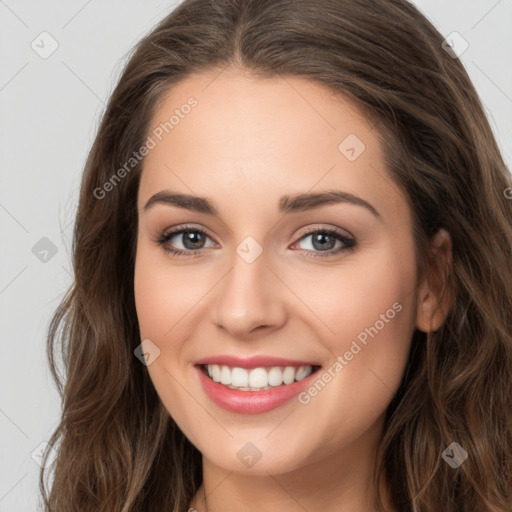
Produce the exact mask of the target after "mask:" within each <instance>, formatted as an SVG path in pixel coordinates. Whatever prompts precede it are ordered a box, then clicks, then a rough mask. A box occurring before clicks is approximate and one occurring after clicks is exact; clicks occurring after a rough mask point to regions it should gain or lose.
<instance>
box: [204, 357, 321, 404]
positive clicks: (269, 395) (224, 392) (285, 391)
mask: <svg viewBox="0 0 512 512" xmlns="http://www.w3.org/2000/svg"><path fill="white" fill-rule="evenodd" d="M195 368H196V370H197V371H198V373H199V380H200V381H201V384H202V386H203V389H204V391H205V393H206V394H207V395H208V396H209V397H210V398H211V399H212V400H213V401H214V402H215V403H216V404H217V405H218V406H219V407H222V408H223V409H226V410H228V411H231V412H238V413H242V414H260V413H263V412H267V411H271V410H272V409H276V408H277V407H279V406H280V405H283V404H284V403H285V402H288V400H291V399H292V398H294V397H295V396H297V395H298V394H299V393H300V392H301V391H303V390H304V388H306V387H307V386H308V385H309V384H310V382H311V380H312V379H313V378H314V377H316V375H317V373H318V370H319V369H318V370H316V371H314V372H313V373H312V374H311V375H309V376H308V377H306V378H305V379H302V380H301V381H298V382H294V383H293V384H283V385H281V386H276V387H275V388H271V389H267V390H265V391H239V390H236V389H230V388H228V387H226V386H224V385H223V384H220V383H219V382H215V381H213V380H212V379H210V378H209V377H207V376H206V375H205V373H204V372H203V370H202V368H201V367H200V366H196V367H195Z"/></svg>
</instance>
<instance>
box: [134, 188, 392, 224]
mask: <svg viewBox="0 0 512 512" xmlns="http://www.w3.org/2000/svg"><path fill="white" fill-rule="evenodd" d="M336 203H349V204H353V205H355V206H360V207H363V208H365V209H367V210H368V211H370V212H371V213H372V214H373V215H374V216H375V217H376V218H377V219H378V220H380V221H383V219H382V216H381V215H380V213H379V212H378V211H377V210H376V208H375V207H374V206H372V205H371V204H370V203H368V202H367V201H365V200H364V199H362V198H360V197H358V196H356V195H354V194H350V193H348V192H341V191H339V190H328V191H325V192H318V193H306V194H297V195H294V196H282V197H281V198H280V200H279V212H280V213H285V214H287V213H295V212H303V211H307V210H313V209H315V208H319V207H321V206H324V205H327V204H336ZM155 204H169V205H172V206H176V207H178V208H184V209H186V210H190V211H195V212H198V213H205V214H208V215H215V216H218V210H217V208H216V207H215V206H214V205H213V203H212V202H211V201H209V200H208V199H207V198H205V197H197V196H192V195H190V194H178V193H173V192H170V191H166V190H162V191H160V192H157V193H156V194H154V195H152V196H151V197H150V198H149V200H148V201H147V203H146V204H145V206H144V208H143V210H144V211H147V210H149V209H150V208H151V207H152V206H153V205H155Z"/></svg>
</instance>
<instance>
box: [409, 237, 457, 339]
mask: <svg viewBox="0 0 512 512" xmlns="http://www.w3.org/2000/svg"><path fill="white" fill-rule="evenodd" d="M452 261H453V259H452V241H451V236H450V234H449V233H448V232H447V231H446V230H445V229H442V228H441V229H440V230H439V231H438V232H437V233H436V235H435V236H434V238H433V240H432V243H431V246H430V250H429V257H428V269H427V273H428V274H427V276H423V278H422V281H421V283H420V285H419V288H418V292H417V308H416V311H417V313H416V328H417V329H418V330H420V331H423V332H425V333H427V332H433V331H437V330H438V329H439V328H440V327H441V325H442V324H443V322H444V321H445V319H446V317H447V315H448V312H449V310H450V308H451V306H452V301H453V294H454V290H453V286H452V282H451V278H450V276H451V266H452Z"/></svg>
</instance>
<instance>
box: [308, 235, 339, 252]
mask: <svg viewBox="0 0 512 512" xmlns="http://www.w3.org/2000/svg"><path fill="white" fill-rule="evenodd" d="M325 238H327V239H328V242H327V244H326V243H323V242H322V240H325ZM329 238H330V235H327V234H325V233H317V234H316V235H314V236H313V247H314V248H315V249H332V248H333V247H334V242H335V240H334V238H331V239H330V241H329ZM317 242H319V243H320V245H318V246H317V245H316V244H317Z"/></svg>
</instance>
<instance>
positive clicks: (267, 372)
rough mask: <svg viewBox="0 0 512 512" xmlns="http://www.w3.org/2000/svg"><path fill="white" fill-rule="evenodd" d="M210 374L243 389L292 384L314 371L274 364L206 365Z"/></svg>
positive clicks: (308, 366)
mask: <svg viewBox="0 0 512 512" xmlns="http://www.w3.org/2000/svg"><path fill="white" fill-rule="evenodd" d="M206 368H207V371H208V375H209V376H210V377H211V378H212V379H213V380H214V381H215V382H220V383H221V384H224V385H225V386H229V387H236V388H240V389H241V390H243V391H253V390H255V389H261V388H266V387H268V386H280V385H281V384H283V383H284V384H292V383H293V382H294V381H300V380H302V379H305V378H306V377H307V376H308V375H310V374H311V372H312V371H313V367H312V366H311V365H307V366H299V367H295V366H284V367H283V366H274V367H269V368H253V369H251V370H247V369H245V368H238V367H235V368H230V367H229V366H219V365H218V364H208V365H206Z"/></svg>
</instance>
